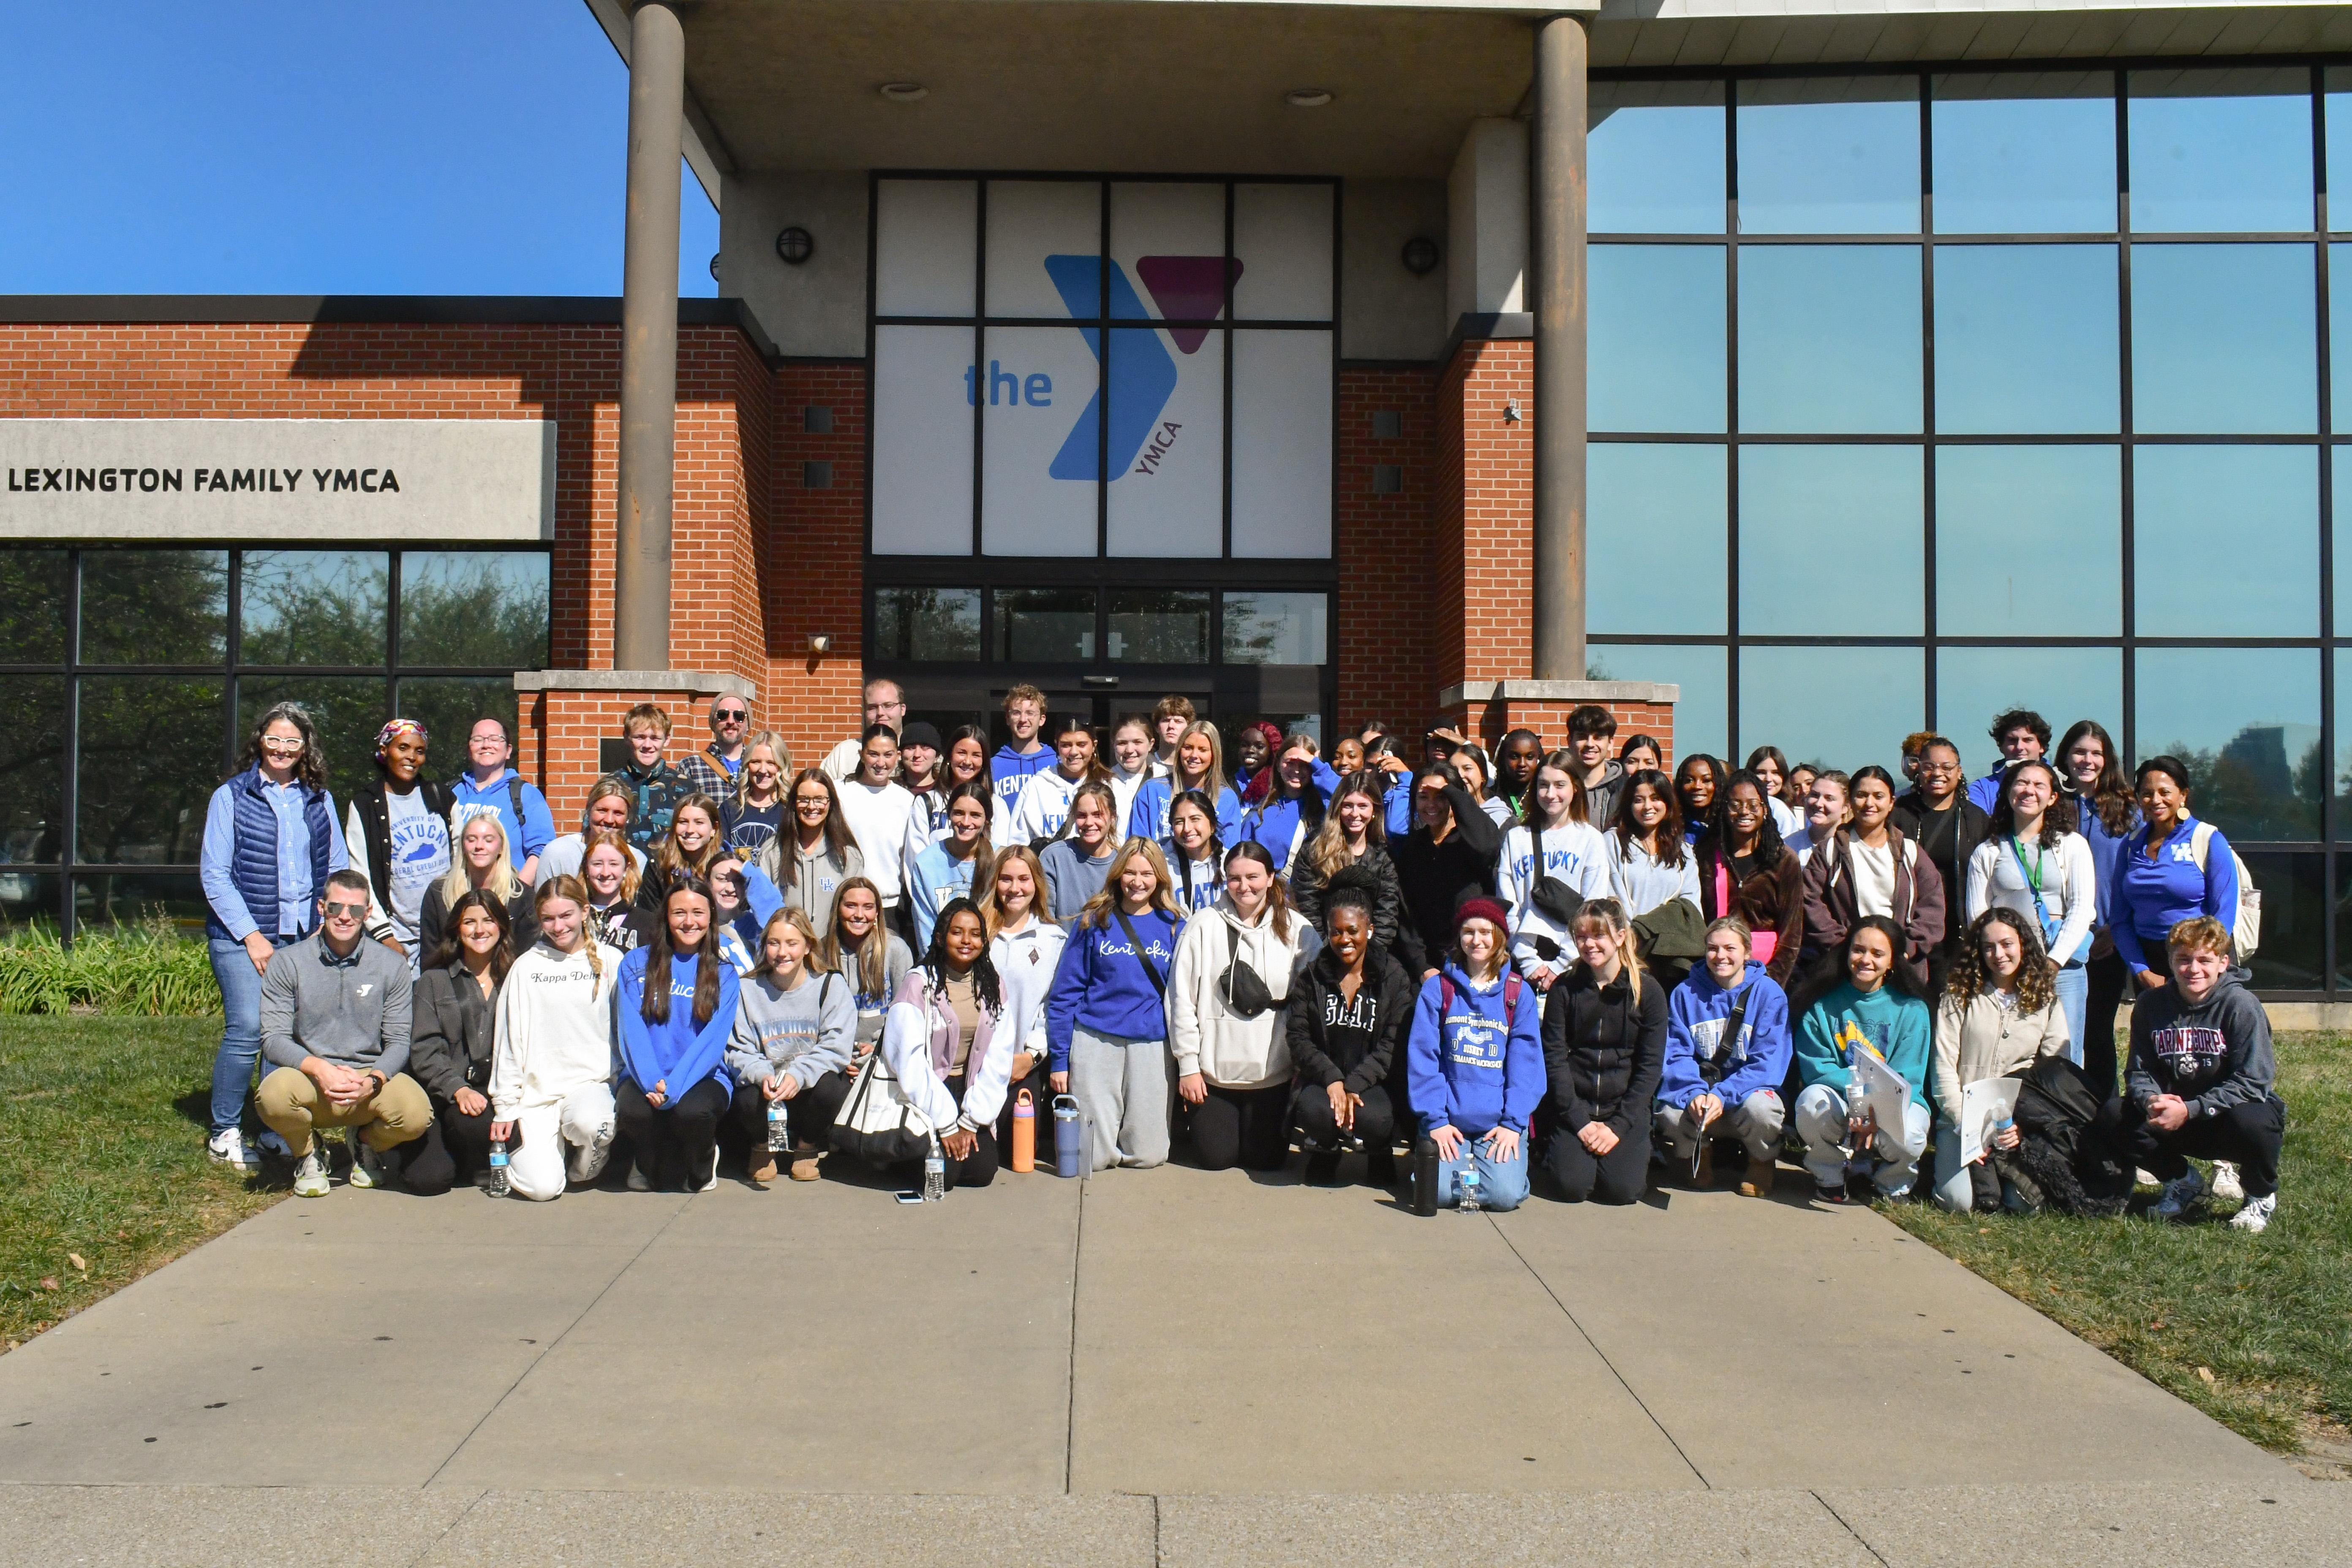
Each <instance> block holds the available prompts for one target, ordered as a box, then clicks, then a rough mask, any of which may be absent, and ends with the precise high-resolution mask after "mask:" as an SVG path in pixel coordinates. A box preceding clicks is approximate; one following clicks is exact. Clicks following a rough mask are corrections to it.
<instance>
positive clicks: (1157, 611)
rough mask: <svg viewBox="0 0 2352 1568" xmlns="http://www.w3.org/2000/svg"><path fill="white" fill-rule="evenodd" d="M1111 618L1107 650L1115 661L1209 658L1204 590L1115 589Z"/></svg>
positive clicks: (1193, 661)
mask: <svg viewBox="0 0 2352 1568" xmlns="http://www.w3.org/2000/svg"><path fill="white" fill-rule="evenodd" d="M1108 620H1109V629H1108V631H1107V632H1106V633H1105V634H1104V635H1105V637H1107V639H1108V643H1109V646H1108V647H1107V648H1106V649H1105V650H1104V651H1105V652H1107V653H1108V655H1109V656H1110V658H1111V661H1112V662H1113V663H1116V664H1206V663H1208V662H1209V595H1208V593H1207V591H1206V590H1200V591H1186V590H1176V589H1166V590H1161V591H1159V592H1149V593H1147V592H1136V591H1129V592H1125V593H1113V594H1112V595H1111V596H1110V606H1109V615H1108Z"/></svg>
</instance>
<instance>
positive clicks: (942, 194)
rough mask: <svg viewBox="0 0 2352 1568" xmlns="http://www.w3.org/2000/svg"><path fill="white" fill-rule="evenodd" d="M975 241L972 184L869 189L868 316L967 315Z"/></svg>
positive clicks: (887, 183)
mask: <svg viewBox="0 0 2352 1568" xmlns="http://www.w3.org/2000/svg"><path fill="white" fill-rule="evenodd" d="M979 236H980V187H979V185H978V184H975V183H974V182H972V181H971V180H884V181H882V182H881V183H880V184H878V185H877V186H876V187H875V191H874V310H875V313H876V314H877V315H883V316H969V315H971V313H972V310H971V283H972V274H973V272H974V271H975V270H976V269H975V268H974V267H973V266H972V247H974V246H976V245H977V244H979V242H980V240H979Z"/></svg>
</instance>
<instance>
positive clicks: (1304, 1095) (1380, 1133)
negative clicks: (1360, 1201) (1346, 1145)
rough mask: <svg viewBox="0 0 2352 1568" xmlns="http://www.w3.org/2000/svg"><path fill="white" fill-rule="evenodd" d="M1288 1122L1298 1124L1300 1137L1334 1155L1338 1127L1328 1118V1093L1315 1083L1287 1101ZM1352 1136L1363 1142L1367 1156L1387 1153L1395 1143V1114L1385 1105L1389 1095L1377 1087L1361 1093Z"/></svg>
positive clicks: (1329, 1114)
mask: <svg viewBox="0 0 2352 1568" xmlns="http://www.w3.org/2000/svg"><path fill="white" fill-rule="evenodd" d="M1290 1115H1291V1119H1292V1120H1293V1121H1296V1122H1297V1124H1298V1131H1299V1135H1300V1136H1301V1137H1304V1138H1306V1139H1307V1140H1309V1141H1310V1142H1314V1143H1316V1144H1318V1145H1319V1146H1320V1147H1321V1148H1323V1149H1325V1150H1327V1151H1331V1152H1336V1151H1337V1150H1338V1149H1339V1121H1338V1119H1337V1118H1335V1117H1334V1116H1333V1115H1332V1114H1331V1091H1330V1090H1329V1089H1325V1088H1324V1087H1323V1086H1322V1085H1321V1084H1319V1083H1303V1084H1300V1085H1299V1086H1298V1093H1297V1097H1296V1098H1295V1099H1294V1100H1292V1101H1291V1107H1290ZM1356 1136H1357V1137H1359V1138H1360V1139H1362V1140H1363V1141H1364V1148H1365V1151H1366V1152H1369V1153H1374V1154H1384V1153H1387V1152H1389V1150H1390V1148H1391V1145H1392V1144H1393V1143H1394V1142H1395V1141H1396V1110H1395V1108H1394V1107H1392V1106H1391V1105H1390V1104H1389V1091H1388V1090H1387V1089H1382V1088H1381V1086H1380V1085H1379V1084H1374V1085H1372V1087H1371V1088H1370V1089H1366V1090H1365V1091H1364V1103H1363V1104H1361V1105H1360V1106H1358V1107H1356Z"/></svg>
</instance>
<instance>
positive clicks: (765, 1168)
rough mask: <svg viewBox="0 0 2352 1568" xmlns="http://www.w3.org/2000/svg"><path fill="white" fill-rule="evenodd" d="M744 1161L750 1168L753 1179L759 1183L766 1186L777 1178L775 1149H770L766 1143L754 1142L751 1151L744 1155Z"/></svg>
mask: <svg viewBox="0 0 2352 1568" xmlns="http://www.w3.org/2000/svg"><path fill="white" fill-rule="evenodd" d="M744 1161H745V1163H746V1164H747V1165H748V1166H749V1168H750V1171H749V1173H750V1175H751V1180H752V1181H753V1182H754V1183H756V1184H759V1185H761V1186H763V1187H764V1186H766V1185H767V1184H769V1183H770V1182H772V1181H774V1180H775V1179H776V1155H775V1151H773V1150H772V1149H770V1148H769V1147H768V1146H767V1145H766V1144H765V1143H754V1144H753V1145H752V1146H751V1153H749V1154H748V1155H746V1156H745V1157H744Z"/></svg>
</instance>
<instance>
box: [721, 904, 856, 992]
mask: <svg viewBox="0 0 2352 1568" xmlns="http://www.w3.org/2000/svg"><path fill="white" fill-rule="evenodd" d="M780 925H786V926H790V927H792V928H793V930H794V931H798V932H800V933H801V941H802V942H805V943H806V944H807V945H806V946H805V947H804V948H803V949H802V951H801V973H802V974H803V975H804V976H805V975H814V974H828V973H832V972H831V971H830V970H828V969H827V968H826V967H825V963H824V952H823V948H824V938H823V937H820V936H819V935H817V933H816V922H815V921H812V920H810V919H809V918H808V911H807V910H804V909H802V908H801V907H800V906H799V905H797V904H793V905H788V906H786V907H785V908H783V909H781V910H777V911H776V912H775V913H774V914H772V915H770V916H769V917H768V923H767V924H766V925H763V926H761V928H760V962H759V963H755V964H753V965H752V966H751V973H749V974H747V975H745V976H744V977H743V978H745V979H746V980H759V979H762V978H764V977H766V976H768V975H772V974H773V973H775V972H776V966H775V965H774V964H773V963H770V962H769V961H768V938H769V937H771V936H772V935H774V934H775V930H776V928H777V927H778V926H780ZM869 940H870V939H869Z"/></svg>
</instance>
